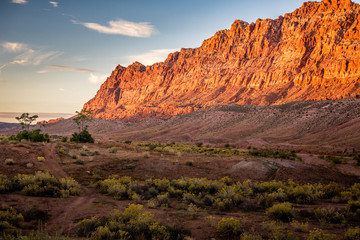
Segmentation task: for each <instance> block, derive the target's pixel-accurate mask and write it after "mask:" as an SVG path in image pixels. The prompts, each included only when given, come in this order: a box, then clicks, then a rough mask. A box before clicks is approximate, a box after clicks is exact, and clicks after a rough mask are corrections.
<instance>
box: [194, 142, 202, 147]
mask: <svg viewBox="0 0 360 240" xmlns="http://www.w3.org/2000/svg"><path fill="white" fill-rule="evenodd" d="M195 145H196V146H197V147H199V148H201V147H202V145H203V143H202V142H197V143H196V144H195Z"/></svg>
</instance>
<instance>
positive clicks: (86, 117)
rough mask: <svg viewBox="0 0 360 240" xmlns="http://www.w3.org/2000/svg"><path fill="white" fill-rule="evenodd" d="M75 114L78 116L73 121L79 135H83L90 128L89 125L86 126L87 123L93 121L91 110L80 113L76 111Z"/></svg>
mask: <svg viewBox="0 0 360 240" xmlns="http://www.w3.org/2000/svg"><path fill="white" fill-rule="evenodd" d="M75 113H76V114H77V116H76V118H74V119H73V120H74V121H75V123H76V125H77V126H78V129H79V133H81V132H82V131H84V130H86V129H87V128H88V127H89V126H88V125H85V123H86V122H88V121H90V120H91V118H92V112H91V111H90V110H81V111H80V112H79V111H76V112H75Z"/></svg>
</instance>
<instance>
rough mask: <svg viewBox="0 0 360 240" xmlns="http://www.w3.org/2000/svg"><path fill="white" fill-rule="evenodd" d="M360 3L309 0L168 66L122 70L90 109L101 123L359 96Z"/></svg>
mask: <svg viewBox="0 0 360 240" xmlns="http://www.w3.org/2000/svg"><path fill="white" fill-rule="evenodd" d="M359 53H360V5H358V4H355V3H353V2H351V1H350V0H323V1H322V2H305V3H304V4H303V6H302V7H300V8H298V9H296V10H295V11H294V12H292V13H289V14H285V15H284V16H280V17H279V18H277V19H275V20H271V19H265V20H262V19H258V20H257V21H256V22H255V23H250V24H249V23H246V22H244V21H240V20H236V21H235V22H234V23H233V24H232V26H231V29H229V30H221V31H218V32H217V33H216V34H215V35H214V36H213V37H211V38H209V39H207V40H205V41H204V42H203V44H202V45H201V46H200V47H199V48H194V49H181V51H180V52H175V53H172V54H169V56H168V58H167V59H166V60H165V61H164V62H161V63H155V64H153V65H151V66H144V65H142V64H141V63H138V62H135V63H133V64H132V65H130V66H128V67H127V68H125V67H122V66H120V65H119V66H117V67H116V68H115V70H114V71H113V72H112V74H111V76H110V77H109V78H108V79H107V80H106V81H105V82H104V83H103V84H102V86H101V88H100V90H99V91H98V92H97V94H96V96H95V97H94V98H93V99H91V100H90V101H89V102H87V103H86V104H85V105H84V109H87V110H91V111H92V112H93V113H94V116H95V117H96V118H103V119H125V120H131V121H139V120H143V119H144V118H148V117H161V118H169V117H171V116H175V115H179V114H184V113H190V112H192V111H195V110H198V109H202V108H210V107H212V106H219V105H226V104H229V103H236V104H248V105H276V104H283V103H288V102H293V101H302V100H314V101H318V100H326V99H342V98H358V97H359V96H360V58H359V56H360V55H359Z"/></svg>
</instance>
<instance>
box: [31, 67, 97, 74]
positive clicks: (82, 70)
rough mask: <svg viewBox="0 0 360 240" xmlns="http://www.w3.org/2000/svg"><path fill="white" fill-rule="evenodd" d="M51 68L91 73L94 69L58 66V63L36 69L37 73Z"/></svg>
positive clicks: (48, 70) (45, 71)
mask: <svg viewBox="0 0 360 240" xmlns="http://www.w3.org/2000/svg"><path fill="white" fill-rule="evenodd" d="M51 70H55V71H62V72H82V73H93V72H95V71H93V70H90V69H86V68H75V67H68V66H60V65H48V66H46V69H44V70H40V71H38V73H47V72H50V71H51Z"/></svg>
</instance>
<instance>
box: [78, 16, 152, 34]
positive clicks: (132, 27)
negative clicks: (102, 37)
mask: <svg viewBox="0 0 360 240" xmlns="http://www.w3.org/2000/svg"><path fill="white" fill-rule="evenodd" d="M72 22H73V23H75V24H81V25H83V26H84V27H86V28H89V29H92V30H95V31H97V32H99V33H105V34H116V35H125V36H130V37H150V36H151V35H153V34H155V33H157V30H156V29H155V27H154V26H153V25H151V24H150V23H148V22H139V23H136V22H129V21H126V20H122V19H119V20H117V21H109V25H108V26H104V25H101V24H98V23H90V22H83V23H82V22H77V21H75V20H72Z"/></svg>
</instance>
